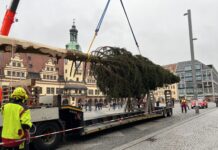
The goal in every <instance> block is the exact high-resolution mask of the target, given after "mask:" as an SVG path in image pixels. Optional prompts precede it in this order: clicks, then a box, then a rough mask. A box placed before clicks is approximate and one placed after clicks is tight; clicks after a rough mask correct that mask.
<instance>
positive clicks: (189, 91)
mask: <svg viewBox="0 0 218 150" xmlns="http://www.w3.org/2000/svg"><path fill="white" fill-rule="evenodd" d="M186 92H187V94H193V93H194V90H193V89H186Z"/></svg>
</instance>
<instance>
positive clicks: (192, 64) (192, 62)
mask: <svg viewBox="0 0 218 150" xmlns="http://www.w3.org/2000/svg"><path fill="white" fill-rule="evenodd" d="M186 15H187V16H188V26H189V40H190V51H191V66H192V79H193V80H192V81H193V93H194V99H196V100H198V91H197V84H196V73H195V56H194V44H193V41H194V40H197V39H196V38H193V34H192V19H191V10H190V9H188V11H187V13H185V14H184V16H186ZM195 113H196V114H198V113H199V106H198V102H197V101H196V107H195Z"/></svg>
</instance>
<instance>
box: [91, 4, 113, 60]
mask: <svg viewBox="0 0 218 150" xmlns="http://www.w3.org/2000/svg"><path fill="white" fill-rule="evenodd" d="M110 1H111V0H108V1H107V4H106V6H105V8H104V11H103V13H102V15H101V18H100V20H99V22H98V25H97V27H96V29H95V33H94V36H93V38H92V41H91V43H90V45H89V48H88V51H87V55H88V61H89V58H90V50H91V47H92V45H93V43H94V41H95V39H96V37H97V35H98V31H99V30H100V27H101V24H102V22H103V19H104V16H105V14H106V11H107V9H108V6H109V4H110Z"/></svg>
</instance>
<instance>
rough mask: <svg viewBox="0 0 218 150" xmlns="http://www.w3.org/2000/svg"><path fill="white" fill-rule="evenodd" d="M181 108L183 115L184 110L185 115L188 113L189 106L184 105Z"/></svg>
mask: <svg viewBox="0 0 218 150" xmlns="http://www.w3.org/2000/svg"><path fill="white" fill-rule="evenodd" d="M181 107H182V113H183V112H184V110H185V113H187V106H186V105H182V106H181Z"/></svg>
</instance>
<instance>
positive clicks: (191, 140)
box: [113, 109, 218, 150]
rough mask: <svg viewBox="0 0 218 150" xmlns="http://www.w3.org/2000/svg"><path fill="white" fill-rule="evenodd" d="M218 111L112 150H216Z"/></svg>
mask: <svg viewBox="0 0 218 150" xmlns="http://www.w3.org/2000/svg"><path fill="white" fill-rule="evenodd" d="M217 116H218V109H213V110H210V111H209V112H208V113H203V114H200V115H197V116H195V117H193V118H191V119H188V120H186V121H183V122H181V123H180V124H176V125H174V126H171V127H170V128H167V129H165V130H161V131H158V132H155V133H153V134H151V135H147V136H144V137H142V138H140V139H137V140H135V141H132V142H130V143H128V144H125V145H123V146H120V147H117V148H115V149H113V150H218V118H217Z"/></svg>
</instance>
